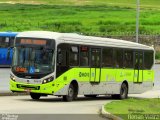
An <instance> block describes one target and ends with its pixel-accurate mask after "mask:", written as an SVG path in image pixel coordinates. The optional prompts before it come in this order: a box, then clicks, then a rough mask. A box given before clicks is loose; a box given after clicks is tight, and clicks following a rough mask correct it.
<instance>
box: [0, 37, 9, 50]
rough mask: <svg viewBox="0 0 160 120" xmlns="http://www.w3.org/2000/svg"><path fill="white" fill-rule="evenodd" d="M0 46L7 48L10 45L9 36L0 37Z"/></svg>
mask: <svg viewBox="0 0 160 120" xmlns="http://www.w3.org/2000/svg"><path fill="white" fill-rule="evenodd" d="M0 43H1V44H0V47H2V48H7V47H8V46H9V37H0Z"/></svg>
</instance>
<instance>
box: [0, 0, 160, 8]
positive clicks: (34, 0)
mask: <svg viewBox="0 0 160 120" xmlns="http://www.w3.org/2000/svg"><path fill="white" fill-rule="evenodd" d="M0 2H15V3H30V4H53V5H110V6H120V7H136V0H0ZM159 4H160V1H159V0H140V5H141V7H142V8H160V6H159Z"/></svg>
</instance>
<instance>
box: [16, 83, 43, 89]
mask: <svg viewBox="0 0 160 120" xmlns="http://www.w3.org/2000/svg"><path fill="white" fill-rule="evenodd" d="M17 88H21V89H31V90H39V89H40V86H32V85H21V84H17Z"/></svg>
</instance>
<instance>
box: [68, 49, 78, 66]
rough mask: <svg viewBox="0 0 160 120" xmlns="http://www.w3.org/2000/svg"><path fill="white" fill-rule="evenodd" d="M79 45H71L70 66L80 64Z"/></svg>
mask: <svg viewBox="0 0 160 120" xmlns="http://www.w3.org/2000/svg"><path fill="white" fill-rule="evenodd" d="M78 52H79V51H78V47H77V46H71V49H70V53H69V65H70V66H78V65H79V62H78V60H79V59H78V58H79V56H78V54H79V53H78Z"/></svg>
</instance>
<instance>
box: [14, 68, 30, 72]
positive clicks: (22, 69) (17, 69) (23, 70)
mask: <svg viewBox="0 0 160 120" xmlns="http://www.w3.org/2000/svg"><path fill="white" fill-rule="evenodd" d="M16 72H27V69H26V68H22V67H16Z"/></svg>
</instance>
